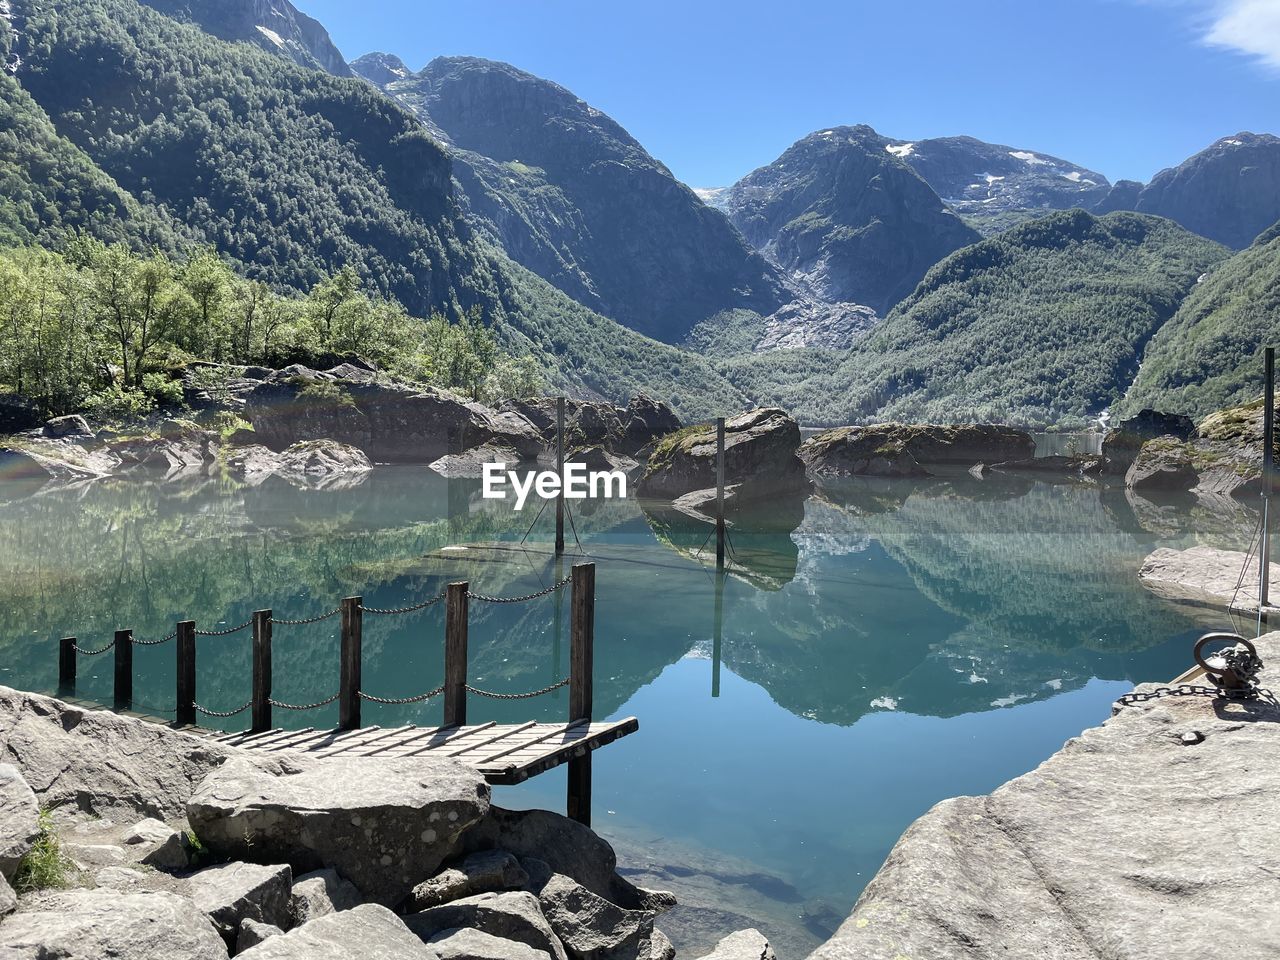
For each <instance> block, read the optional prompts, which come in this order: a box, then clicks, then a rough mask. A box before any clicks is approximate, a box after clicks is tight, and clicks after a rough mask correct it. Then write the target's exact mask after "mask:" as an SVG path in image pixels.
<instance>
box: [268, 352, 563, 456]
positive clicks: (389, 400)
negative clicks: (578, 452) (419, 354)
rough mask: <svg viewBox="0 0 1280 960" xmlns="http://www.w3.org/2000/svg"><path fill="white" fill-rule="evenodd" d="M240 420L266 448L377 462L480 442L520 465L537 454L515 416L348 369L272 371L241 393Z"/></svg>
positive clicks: (533, 434)
mask: <svg viewBox="0 0 1280 960" xmlns="http://www.w3.org/2000/svg"><path fill="white" fill-rule="evenodd" d="M244 416H245V417H246V418H247V419H248V420H249V421H251V422H252V423H253V428H254V430H255V431H256V432H257V434H258V436H259V438H260V439H261V442H262V443H264V444H265V445H266V446H268V447H270V448H271V449H273V450H284V449H286V448H288V447H290V446H292V445H293V444H295V443H298V442H300V441H303V440H326V439H327V440H337V441H338V442H340V443H344V444H348V445H350V446H353V447H356V448H357V449H359V450H362V451H363V452H364V453H365V455H366V456H368V457H369V459H371V460H373V461H375V462H378V463H432V462H433V461H435V460H438V459H440V458H441V457H443V456H446V455H448V454H458V453H462V452H464V451H466V450H469V449H471V448H472V447H477V446H480V445H482V444H485V443H497V444H499V445H501V446H503V447H508V448H511V449H513V450H515V451H516V452H517V453H518V454H519V455H520V456H521V457H522V458H524V459H533V458H534V457H536V456H537V455H538V454H539V453H540V452H541V451H542V449H543V442H542V439H541V437H540V436H539V434H538V431H537V430H536V429H535V428H534V426H533V424H531V423H530V422H529V421H528V420H526V419H525V418H524V417H523V416H521V415H519V414H518V413H515V412H511V411H505V412H498V411H495V410H492V409H490V408H489V407H486V406H484V405H483V404H479V403H474V402H471V401H467V400H464V399H462V398H460V397H458V396H456V395H454V394H452V393H448V392H446V391H443V390H437V389H435V388H434V387H418V386H412V385H409V384H405V383H400V382H398V381H395V380H391V379H389V378H387V377H385V376H382V375H380V374H376V373H373V372H371V371H368V370H364V369H361V368H358V367H354V366H352V365H350V364H344V365H342V366H339V367H335V368H333V369H332V370H329V371H326V372H320V371H317V370H312V369H310V368H308V367H303V366H292V367H286V368H285V369H284V370H280V371H277V372H276V373H274V374H272V375H271V376H270V377H268V378H267V379H266V380H264V381H262V382H261V383H260V384H258V386H257V387H256V388H255V389H254V390H253V392H252V393H250V394H249V396H248V398H247V401H246V404H245V410H244Z"/></svg>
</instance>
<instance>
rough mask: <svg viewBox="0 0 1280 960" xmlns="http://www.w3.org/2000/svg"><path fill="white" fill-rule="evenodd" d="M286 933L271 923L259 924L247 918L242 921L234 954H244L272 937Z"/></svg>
mask: <svg viewBox="0 0 1280 960" xmlns="http://www.w3.org/2000/svg"><path fill="white" fill-rule="evenodd" d="M282 933H284V931H283V930H281V929H280V928H279V927H277V926H275V925H274V924H270V923H259V922H258V921H257V920H254V919H252V918H251V917H245V918H244V919H243V920H241V921H240V929H239V931H238V932H237V933H236V945H235V948H234V950H233V952H234V953H237V954H239V953H244V952H245V951H246V950H248V949H249V948H250V947H256V946H257V945H258V944H260V943H262V942H263V941H265V940H268V939H269V938H271V937H278V936H280V934H282Z"/></svg>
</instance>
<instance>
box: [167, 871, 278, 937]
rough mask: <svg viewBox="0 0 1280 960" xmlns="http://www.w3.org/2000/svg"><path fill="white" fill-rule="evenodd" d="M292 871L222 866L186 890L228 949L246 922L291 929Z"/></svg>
mask: <svg viewBox="0 0 1280 960" xmlns="http://www.w3.org/2000/svg"><path fill="white" fill-rule="evenodd" d="M292 883H293V871H291V870H290V869H289V868H288V867H287V866H282V865H281V866H261V865H259V864H256V863H223V864H219V865H218V866H215V867H206V868H205V869H204V870H201V871H199V872H198V873H194V874H192V875H191V877H190V878H189V879H188V881H187V889H188V892H189V895H190V896H191V899H192V900H193V901H194V902H195V905H196V906H197V907H199V908H200V909H201V910H202V911H204V912H205V913H206V914H208V916H209V919H210V920H212V921H213V924H214V926H215V927H217V928H218V932H219V933H220V934H222V938H223V939H224V940H226V941H227V946H228V947H232V946H234V945H235V942H236V938H237V936H238V934H239V932H240V924H241V922H242V921H244V920H255V921H257V922H258V923H269V924H271V925H272V926H273V927H285V926H288V925H289V921H290V912H289V888H290V886H291V885H292Z"/></svg>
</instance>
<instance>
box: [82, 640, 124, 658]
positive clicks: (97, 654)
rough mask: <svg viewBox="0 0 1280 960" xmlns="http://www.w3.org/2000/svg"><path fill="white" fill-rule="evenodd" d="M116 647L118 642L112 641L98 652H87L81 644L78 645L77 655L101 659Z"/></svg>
mask: <svg viewBox="0 0 1280 960" xmlns="http://www.w3.org/2000/svg"><path fill="white" fill-rule="evenodd" d="M115 645H116V642H115V641H114V640H112V641H111V642H110V643H108V644H107V645H106V646H105V647H99V648H98V649H97V650H86V649H85V648H84V647H82V646H80V644H78V643H77V644H76V653H78V654H80V655H81V656H82V657H100V656H102V654H104V653H106V652H107V651H108V650H110V649H111V648H112V647H114V646H115Z"/></svg>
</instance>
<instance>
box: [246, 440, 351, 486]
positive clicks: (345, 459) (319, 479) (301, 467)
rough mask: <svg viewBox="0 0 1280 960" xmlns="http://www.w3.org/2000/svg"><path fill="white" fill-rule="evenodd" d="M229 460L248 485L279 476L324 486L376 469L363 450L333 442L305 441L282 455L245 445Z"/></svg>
mask: <svg viewBox="0 0 1280 960" xmlns="http://www.w3.org/2000/svg"><path fill="white" fill-rule="evenodd" d="M226 461H227V466H228V467H229V468H230V470H231V472H232V473H233V474H235V475H237V476H239V477H241V478H243V479H244V480H245V481H247V482H249V483H255V482H260V481H261V480H262V479H263V478H265V477H268V476H278V477H283V478H284V479H286V480H291V481H294V482H297V483H301V484H305V485H312V484H322V483H323V482H324V481H327V480H331V479H333V478H335V477H341V476H344V475H351V474H356V475H359V474H364V473H367V472H368V471H370V470H372V469H373V464H372V463H371V462H370V461H369V458H368V457H366V456H365V455H364V453H362V452H361V451H360V450H358V449H356V448H355V447H352V446H348V445H347V444H345V443H338V442H336V441H334V440H304V441H302V442H301V443H295V444H293V445H292V446H290V447H288V448H286V449H285V450H283V451H280V452H279V453H277V452H275V451H273V450H270V449H268V448H267V447H265V446H262V445H261V444H253V445H249V446H242V447H239V448H236V449H234V451H233V452H232V453H231V454H230V455H229V456H228V457H227V458H226Z"/></svg>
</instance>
